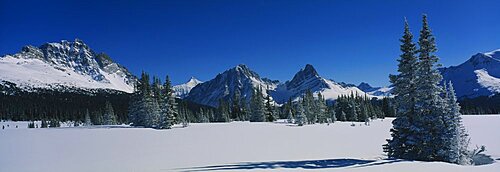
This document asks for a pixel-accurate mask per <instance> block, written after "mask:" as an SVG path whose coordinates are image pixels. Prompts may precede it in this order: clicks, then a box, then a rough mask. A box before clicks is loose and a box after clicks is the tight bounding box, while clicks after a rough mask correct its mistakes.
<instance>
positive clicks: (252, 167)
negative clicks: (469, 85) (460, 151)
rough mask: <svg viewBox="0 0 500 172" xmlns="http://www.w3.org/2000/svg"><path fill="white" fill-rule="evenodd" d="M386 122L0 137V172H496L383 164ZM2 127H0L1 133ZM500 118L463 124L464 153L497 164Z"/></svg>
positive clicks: (30, 132) (493, 170) (20, 132)
mask: <svg viewBox="0 0 500 172" xmlns="http://www.w3.org/2000/svg"><path fill="white" fill-rule="evenodd" d="M391 121H392V119H391V118H388V119H384V120H383V121H381V120H376V121H373V122H371V125H370V126H364V125H363V126H360V124H361V123H356V126H355V127H351V126H350V124H351V123H350V122H339V123H334V124H331V125H329V126H328V125H326V124H322V125H320V124H317V125H307V126H304V127H295V126H288V125H286V124H280V123H249V122H232V123H211V124H191V125H190V126H189V127H187V128H174V129H172V130H154V129H147V128H91V129H87V128H57V129H51V128H49V129H27V128H25V126H26V125H25V124H24V125H21V124H20V123H12V122H7V123H10V126H11V127H12V126H14V125H19V126H20V127H21V126H23V127H22V128H19V129H6V130H1V131H0V138H1V139H2V141H1V142H0V154H1V155H2V158H0V171H2V172H3V171H5V172H11V171H22V172H35V171H36V172H45V171H51V172H59V171H61V172H62V171H68V170H69V171H73V172H88V171H93V172H109V171H141V172H160V171H197V170H198V171H225V170H228V171H271V170H274V171H355V172H365V171H366V172H371V171H381V172H382V171H383V172H413V171H415V172H422V171H424V172H425V171H427V172H471V171H473V172H497V171H498V169H500V162H498V160H497V162H495V163H493V164H489V165H482V166H460V165H454V164H449V163H443V162H419V161H400V160H384V158H386V156H385V154H384V153H383V152H382V144H384V143H386V140H385V139H387V138H389V137H390V133H389V129H390V128H391V126H392V125H391ZM7 123H0V125H5V124H7ZM499 123H500V116H498V115H495V116H493V115H491V116H465V117H464V124H465V126H466V127H467V130H468V131H469V134H470V136H471V138H472V140H471V142H472V143H471V145H472V146H475V145H485V146H486V149H487V151H486V152H485V154H488V155H491V156H492V158H494V159H500V137H493V136H494V135H492V134H491V133H492V132H494V131H499V130H500V125H496V124H499Z"/></svg>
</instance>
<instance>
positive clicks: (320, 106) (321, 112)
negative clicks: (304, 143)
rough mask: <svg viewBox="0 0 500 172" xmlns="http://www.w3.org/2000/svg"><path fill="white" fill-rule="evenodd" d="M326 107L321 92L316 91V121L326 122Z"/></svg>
mask: <svg viewBox="0 0 500 172" xmlns="http://www.w3.org/2000/svg"><path fill="white" fill-rule="evenodd" d="M327 108H328V107H327V106H326V102H325V99H324V98H323V95H321V93H318V99H317V101H316V109H317V110H316V111H317V112H316V113H317V116H318V122H319V123H320V124H322V123H326V122H327V110H328V109H327Z"/></svg>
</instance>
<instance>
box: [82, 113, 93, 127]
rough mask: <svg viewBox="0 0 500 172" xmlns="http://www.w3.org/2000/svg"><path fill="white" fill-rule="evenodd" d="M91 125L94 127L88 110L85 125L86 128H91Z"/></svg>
mask: <svg viewBox="0 0 500 172" xmlns="http://www.w3.org/2000/svg"><path fill="white" fill-rule="evenodd" d="M91 125H92V120H90V114H89V110H88V109H87V110H86V111H85V124H84V126H91Z"/></svg>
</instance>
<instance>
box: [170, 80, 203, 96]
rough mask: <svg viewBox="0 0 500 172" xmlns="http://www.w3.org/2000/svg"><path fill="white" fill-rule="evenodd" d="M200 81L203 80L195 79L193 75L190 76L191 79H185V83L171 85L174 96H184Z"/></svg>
mask: <svg viewBox="0 0 500 172" xmlns="http://www.w3.org/2000/svg"><path fill="white" fill-rule="evenodd" d="M201 83H203V82H202V81H200V80H198V79H196V78H195V77H191V79H189V81H187V82H186V83H184V84H179V85H175V86H173V90H174V93H175V96H176V97H179V98H184V97H186V96H187V95H188V94H189V92H190V91H191V89H193V88H194V87H195V86H197V85H198V84H201Z"/></svg>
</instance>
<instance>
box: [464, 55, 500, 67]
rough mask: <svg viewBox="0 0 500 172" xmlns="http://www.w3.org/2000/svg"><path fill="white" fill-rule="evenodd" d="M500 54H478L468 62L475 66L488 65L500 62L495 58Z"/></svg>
mask: <svg viewBox="0 0 500 172" xmlns="http://www.w3.org/2000/svg"><path fill="white" fill-rule="evenodd" d="M496 54H498V55H500V52H490V53H477V54H476V55H473V56H472V57H471V58H470V59H469V60H468V61H467V62H469V63H471V64H472V65H473V66H477V65H479V64H488V63H491V62H500V60H498V59H495V58H494V56H495V55H496Z"/></svg>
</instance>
